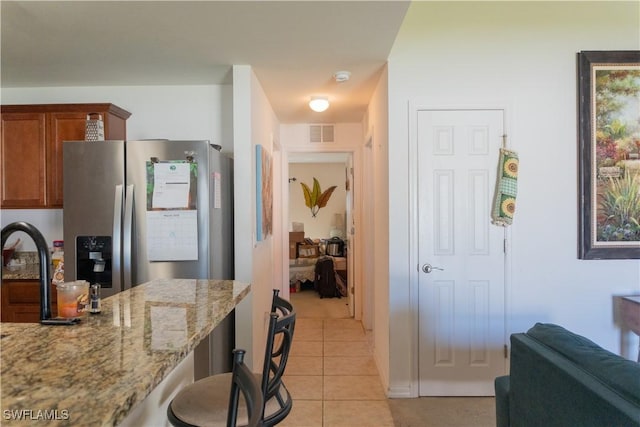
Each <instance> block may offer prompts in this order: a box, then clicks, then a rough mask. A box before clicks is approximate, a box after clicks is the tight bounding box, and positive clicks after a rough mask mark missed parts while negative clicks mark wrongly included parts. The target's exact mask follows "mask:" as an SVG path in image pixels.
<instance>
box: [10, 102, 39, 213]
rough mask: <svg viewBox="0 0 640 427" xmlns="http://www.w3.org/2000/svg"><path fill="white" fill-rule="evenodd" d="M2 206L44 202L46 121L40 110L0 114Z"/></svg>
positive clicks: (25, 206) (19, 205)
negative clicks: (0, 115) (0, 118)
mask: <svg viewBox="0 0 640 427" xmlns="http://www.w3.org/2000/svg"><path fill="white" fill-rule="evenodd" d="M0 134H1V135H2V136H1V139H2V141H1V147H0V176H2V207H3V208H5V207H14V208H32V207H44V206H45V204H46V193H45V188H46V187H45V177H46V174H47V158H46V120H45V114H44V113H3V114H2V120H1V124H0Z"/></svg>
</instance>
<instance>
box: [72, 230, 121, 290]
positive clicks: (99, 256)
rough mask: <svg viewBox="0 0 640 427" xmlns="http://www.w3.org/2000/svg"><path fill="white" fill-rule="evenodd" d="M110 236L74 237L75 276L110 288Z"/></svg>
mask: <svg viewBox="0 0 640 427" xmlns="http://www.w3.org/2000/svg"><path fill="white" fill-rule="evenodd" d="M112 269H113V265H112V246H111V236H78V237H77V238H76V278H77V280H86V281H87V282H89V283H92V284H93V283H99V284H100V285H101V286H102V287H103V288H112V287H113V284H112V281H111V277H112Z"/></svg>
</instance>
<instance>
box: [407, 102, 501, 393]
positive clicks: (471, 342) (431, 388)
mask: <svg viewBox="0 0 640 427" xmlns="http://www.w3.org/2000/svg"><path fill="white" fill-rule="evenodd" d="M417 117H418V119H417V134H416V135H417V144H418V168H417V171H418V199H419V200H418V210H419V213H418V214H419V217H418V218H419V219H418V221H419V224H418V235H419V236H418V238H419V244H418V251H419V254H418V260H419V262H420V265H419V268H420V270H421V271H420V273H419V281H418V286H419V288H418V293H419V366H418V368H419V379H420V383H419V394H420V395H421V396H490V395H493V394H494V389H493V380H494V378H495V377H496V376H499V375H503V374H504V372H505V355H504V345H505V320H504V313H505V298H504V287H505V285H504V277H505V271H504V265H505V251H504V247H505V246H504V245H505V243H504V238H505V233H504V229H503V228H502V227H497V226H494V225H492V224H491V220H490V218H491V212H490V210H491V204H492V197H493V193H494V187H495V182H496V181H495V179H496V169H497V161H498V150H499V148H500V146H501V142H502V135H503V111H502V110H446V111H436V110H421V111H418V115H417Z"/></svg>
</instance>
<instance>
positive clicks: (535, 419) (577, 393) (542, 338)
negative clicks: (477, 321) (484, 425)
mask: <svg viewBox="0 0 640 427" xmlns="http://www.w3.org/2000/svg"><path fill="white" fill-rule="evenodd" d="M495 392H496V424H497V426H498V427H507V426H511V427H519V426H524V427H531V426H540V427H555V426H566V427H626V426H634V427H640V364H639V363H636V362H632V361H630V360H627V359H624V358H622V357H620V356H618V355H616V354H613V353H611V352H609V351H607V350H605V349H603V348H601V347H599V346H598V345H596V344H595V343H593V342H592V341H590V340H588V339H586V338H584V337H582V336H580V335H576V334H574V333H572V332H569V331H567V330H566V329H564V328H562V327H561V326H558V325H553V324H544V323H537V324H536V325H535V326H534V327H532V328H531V329H529V330H528V331H527V332H526V333H519V334H513V335H511V366H510V371H509V375H507V376H502V377H498V378H496V380H495Z"/></svg>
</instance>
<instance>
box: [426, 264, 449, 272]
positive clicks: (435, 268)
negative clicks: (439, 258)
mask: <svg viewBox="0 0 640 427" xmlns="http://www.w3.org/2000/svg"><path fill="white" fill-rule="evenodd" d="M433 270H440V271H444V268H440V267H434V266H432V265H431V264H428V263H427V264H424V265H423V266H422V271H424V272H425V273H427V274H429V273H431V272H432V271H433Z"/></svg>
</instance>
